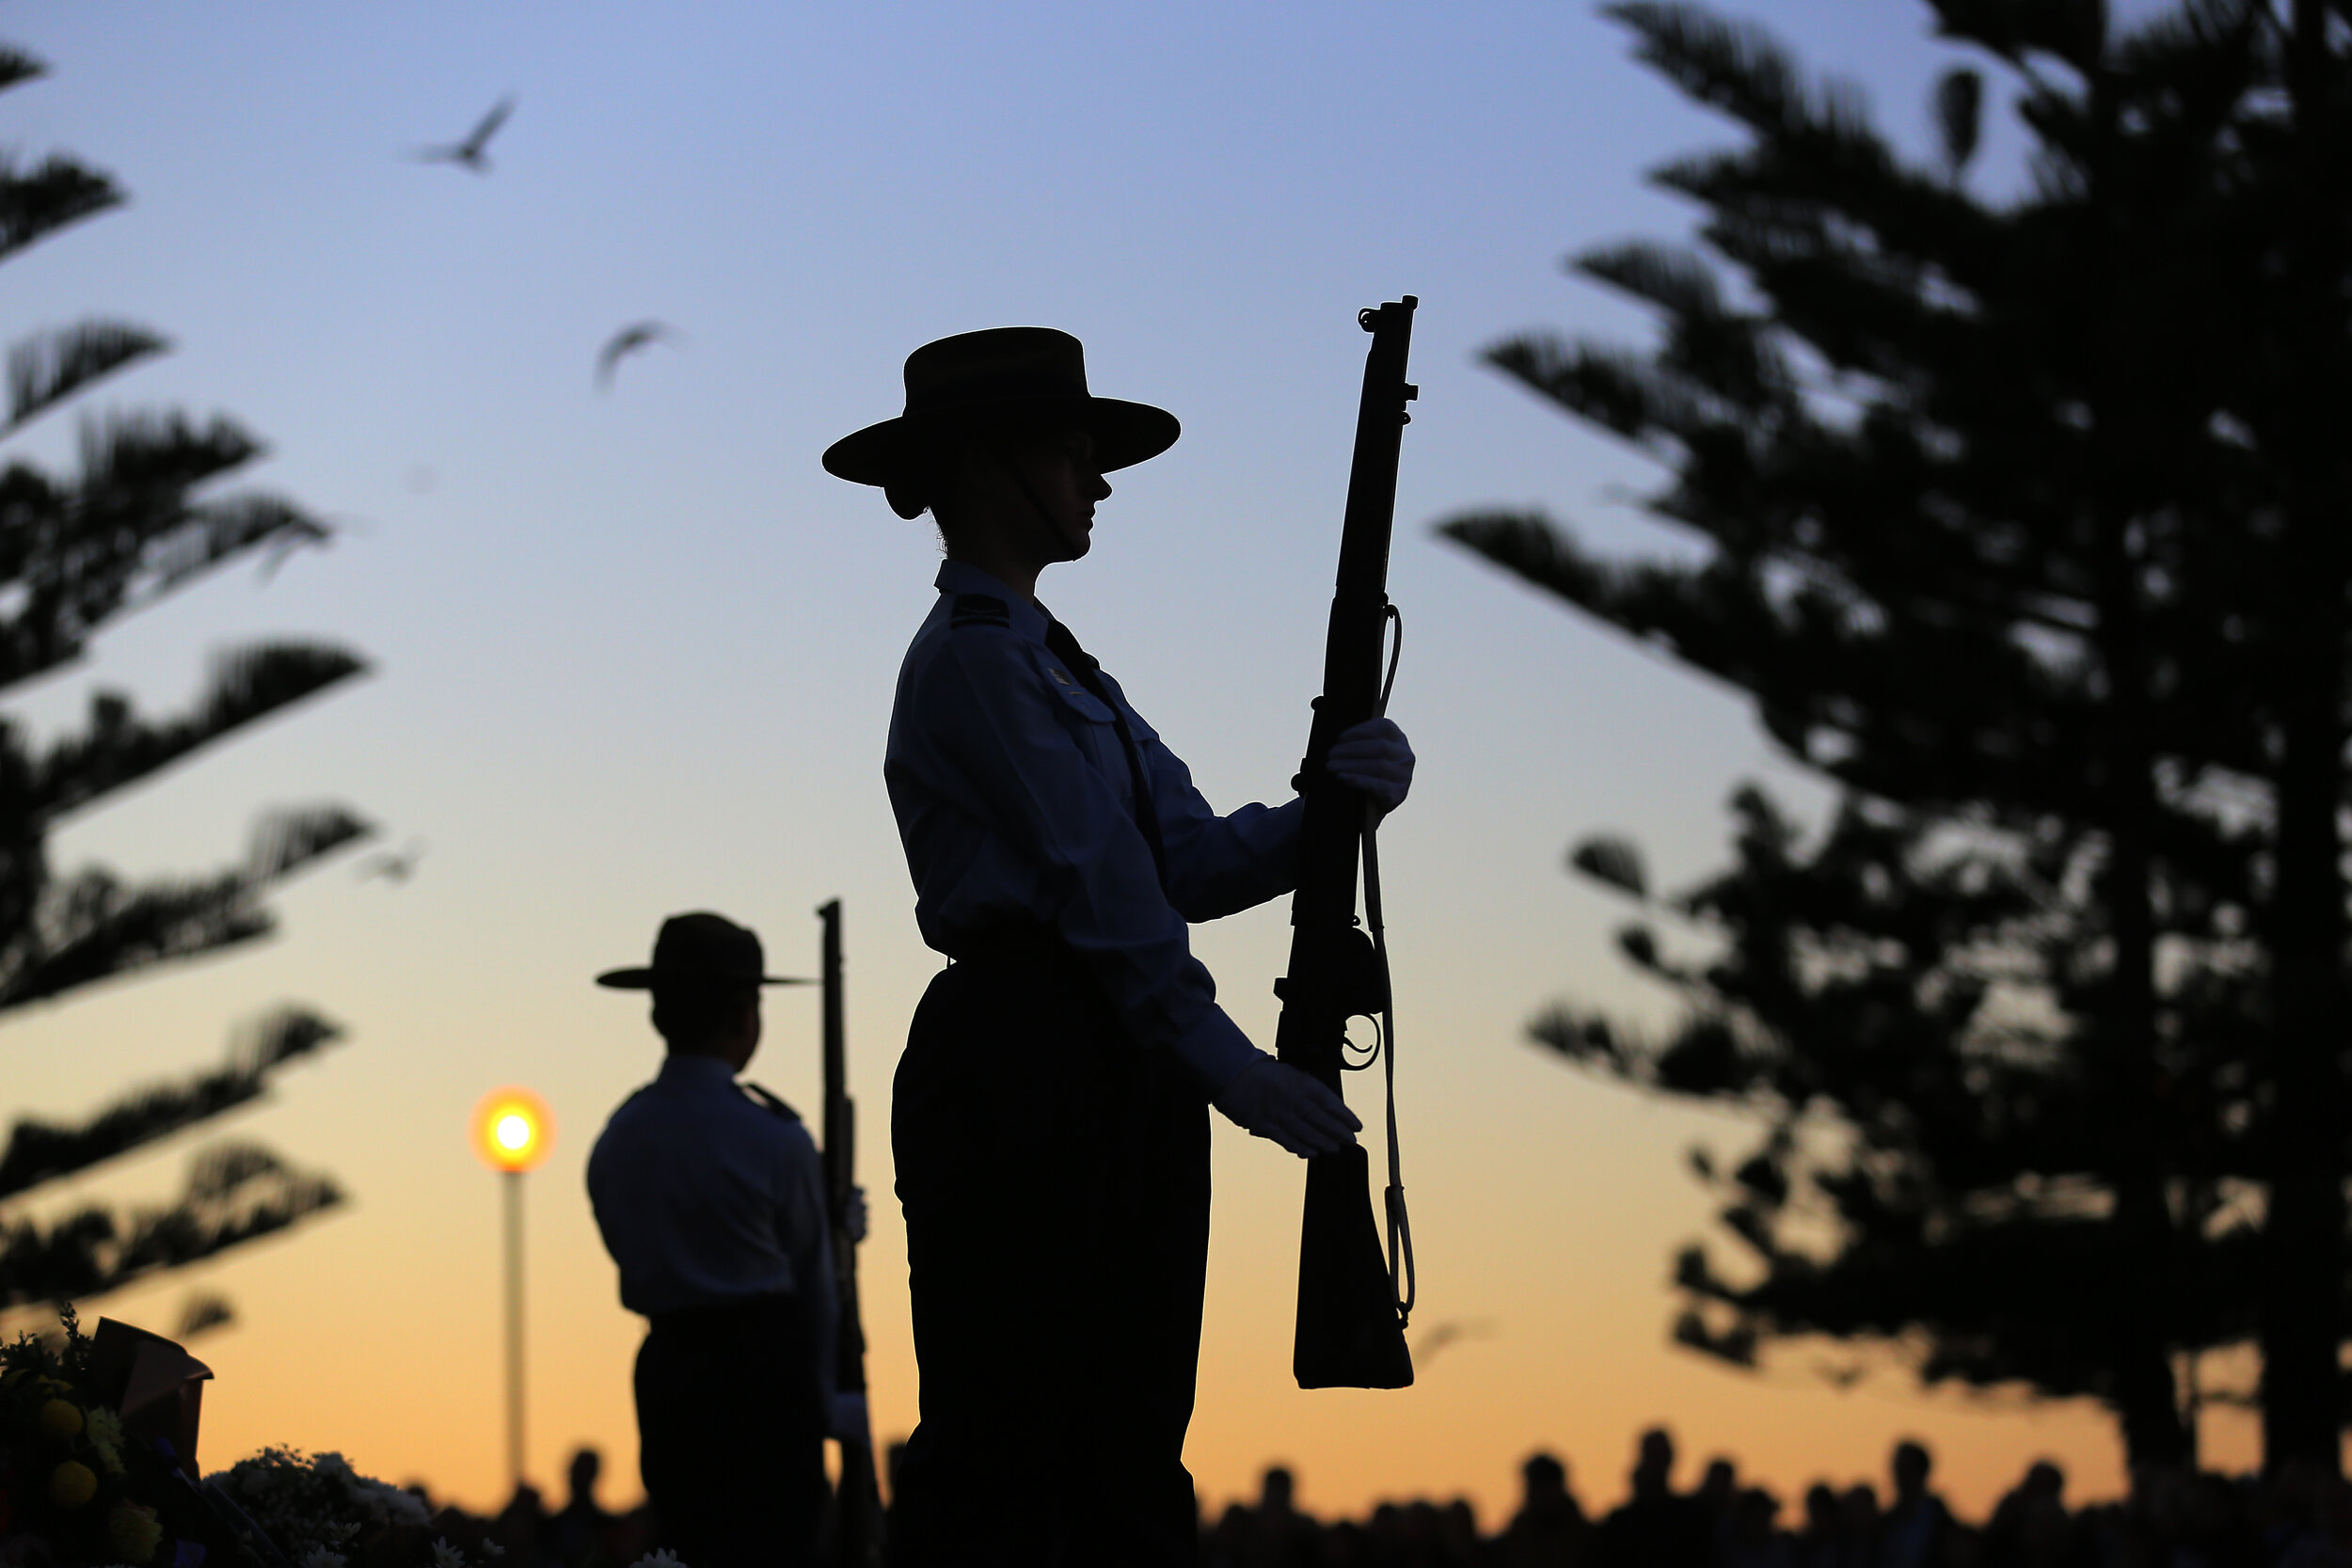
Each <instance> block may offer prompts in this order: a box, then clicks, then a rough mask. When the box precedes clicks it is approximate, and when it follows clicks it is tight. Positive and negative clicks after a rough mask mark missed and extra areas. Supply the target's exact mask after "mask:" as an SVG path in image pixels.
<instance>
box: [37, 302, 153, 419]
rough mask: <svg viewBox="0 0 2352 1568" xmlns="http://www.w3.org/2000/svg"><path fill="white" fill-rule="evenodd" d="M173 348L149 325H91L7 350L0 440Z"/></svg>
mask: <svg viewBox="0 0 2352 1568" xmlns="http://www.w3.org/2000/svg"><path fill="white" fill-rule="evenodd" d="M170 346H171V345H170V344H169V343H168V342H167V341H166V340H165V339H164V338H162V337H161V336H159V335H158V334H156V333H153V332H150V331H148V330H147V329H146V328H145V327H140V326H132V325H127V324H125V323H122V322H108V321H87V322H79V323H76V324H75V325H72V326H69V327H62V328H59V329H58V330H56V331H53V332H43V333H40V334H39V335H38V336H35V337H32V338H27V339H25V340H24V341H21V342H19V343H18V344H17V345H16V346H15V347H13V348H11V349H10V350H8V422H7V424H5V425H0V436H7V435H9V434H11V433H13V432H15V431H17V430H20V429H22V428H24V425H26V424H27V423H29V422H30V421H31V420H34V419H36V418H38V417H39V416H40V415H41V414H43V413H45V412H47V411H48V410H49V409H51V408H54V407H56V405H57V404H60V403H63V402H64V401H65V400H66V399H68V398H70V397H72V395H73V394H74V393H76V392H79V391H81V390H83V389H84V388H87V387H89V386H91V385H92V384H94V383H96V382H97V381H99V380H100V379H102V378H103V377H105V376H108V375H111V374H113V373H114V372H117V371H119V370H122V369H124V368H126V367H127V366H130V365H134V364H135V363H137V362H138V361H139V360H141V359H145V358H149V357H151V356H154V355H158V354H162V353H164V352H165V351H166V350H167V349H168V348H169V347H170Z"/></svg>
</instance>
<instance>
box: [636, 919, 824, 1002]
mask: <svg viewBox="0 0 2352 1568" xmlns="http://www.w3.org/2000/svg"><path fill="white" fill-rule="evenodd" d="M767 967H768V964H767V958H766V957H765V955H764V954H762V953H761V951H760V947H759V938H758V937H757V936H756V935H755V934H754V933H753V932H752V931H750V930H748V929H746V928H745V927H741V926H738V925H737V924H736V923H735V922H734V921H732V920H729V919H727V918H726V917H725V916H723V915H716V914H710V913H708V912H707V911H696V912H695V913H692V914H674V915H672V916H671V917H670V918H669V919H667V920H665V921H663V922H662V923H661V934H660V935H659V936H657V937H655V938H654V939H653V962H652V963H651V964H649V965H647V966H645V967H644V968H642V969H608V970H606V971H605V972H604V973H603V974H599V975H597V976H596V984H598V985H600V986H610V987H611V988H612V990H653V989H654V988H655V987H656V986H665V987H666V986H672V985H681V984H693V983H700V984H705V985H714V986H806V985H813V984H815V982H814V981H810V980H795V979H790V978H788V977H787V976H784V975H781V974H765V973H763V972H764V971H765V970H766V969H767Z"/></svg>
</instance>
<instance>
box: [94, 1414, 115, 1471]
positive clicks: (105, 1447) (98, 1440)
mask: <svg viewBox="0 0 2352 1568" xmlns="http://www.w3.org/2000/svg"><path fill="white" fill-rule="evenodd" d="M89 1446H90V1447H91V1448H93V1449H97V1450H98V1462H99V1463H100V1464H102V1465H105V1466H106V1468H107V1470H108V1471H109V1472H111V1473H112V1474H114V1475H118V1476H119V1475H120V1474H122V1418H121V1417H119V1416H118V1415H116V1414H115V1413H114V1412H113V1411H111V1410H109V1409H107V1408H106V1407H105V1406H104V1405H103V1404H102V1405H100V1406H99V1407H98V1408H97V1409H95V1410H93V1411H91V1412H90V1413H89Z"/></svg>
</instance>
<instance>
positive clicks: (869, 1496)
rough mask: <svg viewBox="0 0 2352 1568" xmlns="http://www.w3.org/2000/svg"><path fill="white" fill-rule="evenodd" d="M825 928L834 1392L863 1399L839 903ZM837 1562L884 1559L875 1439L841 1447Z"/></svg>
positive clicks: (861, 1567) (853, 1112)
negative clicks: (834, 1311) (835, 1312)
mask: <svg viewBox="0 0 2352 1568" xmlns="http://www.w3.org/2000/svg"><path fill="white" fill-rule="evenodd" d="M817 917H818V919H819V920H821V921H823V922H824V923H825V945H824V968H823V970H822V971H821V972H820V973H821V974H823V976H824V988H825V997H824V1007H825V1035H824V1039H825V1147H824V1161H825V1215H826V1219H827V1220H828V1222H829V1223H830V1227H831V1229H832V1231H833V1278H834V1292H835V1295H836V1297H837V1300H838V1303H839V1307H840V1312H839V1316H838V1326H837V1327H836V1328H835V1330H834V1390H835V1391H836V1392H838V1393H843V1394H864V1393H865V1392H866V1323H865V1320H864V1319H863V1318H862V1317H861V1316H860V1315H859V1311H858V1299H857V1243H856V1242H855V1241H853V1240H851V1239H850V1225H849V1221H850V1206H851V1205H852V1204H853V1203H854V1202H855V1201H856V1192H857V1174H856V1164H857V1104H856V1102H855V1101H852V1100H851V1099H850V1076H849V1053H848V1049H847V1043H846V1039H845V1031H844V1029H843V1026H842V1000H841V900H840V899H838V898H835V899H834V900H833V901H832V902H830V903H828V904H826V905H825V906H824V907H823V908H822V909H820V910H818V911H817ZM833 1545H834V1553H833V1560H834V1562H835V1563H837V1564H839V1565H840V1568H879V1565H880V1563H881V1562H882V1488H881V1487H880V1486H879V1485H878V1484H876V1481H875V1476H874V1445H873V1441H872V1434H871V1433H868V1434H867V1437H866V1441H864V1442H852V1441H850V1439H848V1438H844V1439H842V1441H841V1484H840V1487H839V1489H838V1490H837V1491H835V1493H834V1536H833Z"/></svg>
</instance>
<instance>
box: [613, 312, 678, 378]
mask: <svg viewBox="0 0 2352 1568" xmlns="http://www.w3.org/2000/svg"><path fill="white" fill-rule="evenodd" d="M677 336H678V335H677V329H676V328H675V327H673V326H671V325H668V324H667V323H664V322H657V321H643V322H635V323H632V324H630V325H628V326H624V327H623V328H621V329H620V330H619V331H618V332H615V333H614V334H612V338H611V340H610V341H607V342H606V343H605V345H604V348H603V350H602V352H600V353H599V354H597V356H596V387H597V388H598V389H599V390H601V391H607V392H609V391H611V390H612V372H614V371H616V370H618V369H620V365H621V361H622V360H623V359H625V358H627V357H628V356H629V355H632V354H635V353H636V352H637V351H638V350H639V349H641V348H646V347H649V346H651V345H652V344H655V343H669V342H675V341H677Z"/></svg>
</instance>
